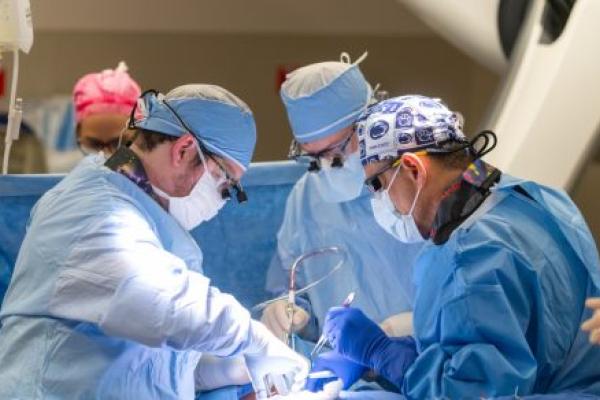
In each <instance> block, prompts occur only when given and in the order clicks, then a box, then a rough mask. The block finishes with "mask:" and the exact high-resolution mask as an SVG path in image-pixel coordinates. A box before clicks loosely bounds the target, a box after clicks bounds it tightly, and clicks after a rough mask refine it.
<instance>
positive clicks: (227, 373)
mask: <svg viewBox="0 0 600 400" xmlns="http://www.w3.org/2000/svg"><path fill="white" fill-rule="evenodd" d="M194 380H195V382H196V389H197V390H213V389H217V388H221V387H225V386H231V385H238V386H241V385H245V384H247V383H249V382H250V377H249V376H248V370H247V369H246V363H245V362H244V358H243V357H225V358H222V357H215V356H211V355H209V354H203V355H202V358H201V359H200V362H198V365H197V366H196V369H195V370H194Z"/></svg>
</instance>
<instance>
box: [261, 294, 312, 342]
mask: <svg viewBox="0 0 600 400" xmlns="http://www.w3.org/2000/svg"><path fill="white" fill-rule="evenodd" d="M287 306H288V302H287V300H278V301H275V302H273V303H271V304H269V305H268V306H267V307H266V308H265V310H264V311H263V315H262V317H261V319H260V321H261V322H262V323H263V324H265V325H266V326H267V328H269V330H270V331H271V332H273V334H274V335H275V336H277V337H278V338H280V339H282V340H283V337H284V335H285V334H286V333H289V332H288V330H289V327H290V320H289V318H288V311H287ZM309 319H310V316H309V315H308V313H307V312H306V311H304V309H302V308H301V307H298V306H294V319H293V321H292V322H293V323H292V330H293V331H294V332H298V331H299V330H301V329H302V328H304V327H305V326H306V324H307V323H308V321H309Z"/></svg>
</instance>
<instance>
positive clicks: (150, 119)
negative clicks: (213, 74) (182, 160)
mask: <svg viewBox="0 0 600 400" xmlns="http://www.w3.org/2000/svg"><path fill="white" fill-rule="evenodd" d="M165 102H166V103H168V105H169V106H170V107H171V108H172V109H173V111H175V113H177V115H178V116H179V118H181V119H182V121H183V123H184V124H185V125H186V126H187V127H188V128H189V129H190V131H191V132H190V133H191V134H193V135H194V136H195V137H196V139H197V140H198V141H199V142H200V143H201V144H202V146H204V147H205V148H206V149H207V150H209V151H211V152H213V153H215V154H217V155H219V156H221V157H224V158H226V159H229V160H232V161H233V162H235V163H236V164H238V165H239V166H240V167H242V168H243V169H246V168H247V167H248V165H249V164H250V160H251V159H252V154H253V153H254V147H255V145H256V125H255V122H254V116H253V115H252V112H251V111H250V109H249V108H248V106H246V105H245V103H243V102H242V101H241V100H240V99H238V98H237V97H236V96H234V95H233V94H231V93H230V92H228V91H227V90H225V89H223V88H221V87H218V86H213V85H184V86H180V87H178V88H176V89H173V90H172V91H171V92H169V93H168V94H167V95H166V96H163V95H162V94H158V95H156V94H155V93H152V92H149V93H146V94H144V95H143V96H142V98H141V99H140V101H139V103H138V108H139V113H140V114H141V115H138V116H137V118H136V122H135V126H136V127H137V128H141V129H147V130H150V131H154V132H160V133H163V134H165V135H169V136H175V137H180V136H183V135H184V134H186V133H188V130H187V129H186V128H185V127H184V126H183V125H182V124H181V122H180V121H179V120H178V118H177V116H176V115H175V114H174V113H173V111H171V110H170V109H169V107H168V106H167V105H166V104H165Z"/></svg>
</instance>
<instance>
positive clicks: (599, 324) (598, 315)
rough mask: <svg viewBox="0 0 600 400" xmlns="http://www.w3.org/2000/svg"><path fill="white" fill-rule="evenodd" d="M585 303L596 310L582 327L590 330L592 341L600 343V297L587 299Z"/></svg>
mask: <svg viewBox="0 0 600 400" xmlns="http://www.w3.org/2000/svg"><path fill="white" fill-rule="evenodd" d="M585 305H586V306H587V307H588V308H591V309H592V310H594V314H593V315H592V317H591V318H590V319H588V320H587V321H585V322H584V323H583V324H582V325H581V329H583V330H584V331H587V332H590V342H591V343H594V344H600V297H596V298H590V299H587V301H586V302H585Z"/></svg>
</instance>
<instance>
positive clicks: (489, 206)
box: [396, 175, 600, 399]
mask: <svg viewBox="0 0 600 400" xmlns="http://www.w3.org/2000/svg"><path fill="white" fill-rule="evenodd" d="M414 278H415V283H416V297H415V309H414V327H415V335H416V339H417V346H418V352H419V355H418V357H417V359H416V361H415V362H414V364H413V365H412V366H411V367H410V368H409V369H408V371H406V374H405V378H404V381H403V382H402V377H401V376H400V377H399V378H398V379H399V381H397V382H396V384H398V386H401V385H402V388H403V393H404V394H405V395H406V397H408V398H410V399H425V398H450V399H458V398H480V397H492V396H499V395H513V394H515V393H518V394H519V395H523V394H532V393H561V392H563V393H564V392H580V393H591V394H600V346H592V345H590V343H589V342H588V340H587V334H586V333H585V332H582V331H581V330H580V324H581V323H582V321H584V320H585V319H587V318H589V317H590V315H591V313H590V311H589V310H586V309H585V306H584V301H585V299H586V298H587V297H590V296H599V295H600V270H599V262H598V253H597V250H596V245H595V243H594V239H593V238H592V235H591V234H590V232H589V230H588V227H587V226H586V223H585V221H584V220H583V217H582V216H581V214H580V212H579V210H578V209H577V207H576V206H575V205H574V204H573V202H572V201H571V200H570V199H569V197H568V196H567V195H566V194H565V193H564V192H562V191H558V190H554V189H551V188H548V187H544V186H540V185H537V184H535V183H533V182H530V181H521V180H518V179H516V178H513V177H510V176H508V175H504V176H503V177H502V179H501V181H500V182H499V184H498V185H497V187H496V188H494V189H493V193H492V194H491V195H490V197H488V199H486V201H485V202H484V203H483V204H482V206H481V207H480V209H478V210H477V211H476V212H475V214H473V215H472V216H471V217H470V218H469V219H468V220H467V221H465V222H464V223H463V224H462V225H461V226H460V227H459V228H458V229H456V230H455V231H454V232H453V233H452V235H451V236H450V238H449V240H448V241H447V242H446V243H445V244H443V245H439V246H436V245H434V244H432V243H430V244H428V245H427V247H425V248H424V249H423V252H422V253H421V255H420V256H419V258H418V259H417V261H416V265H415V275H414Z"/></svg>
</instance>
